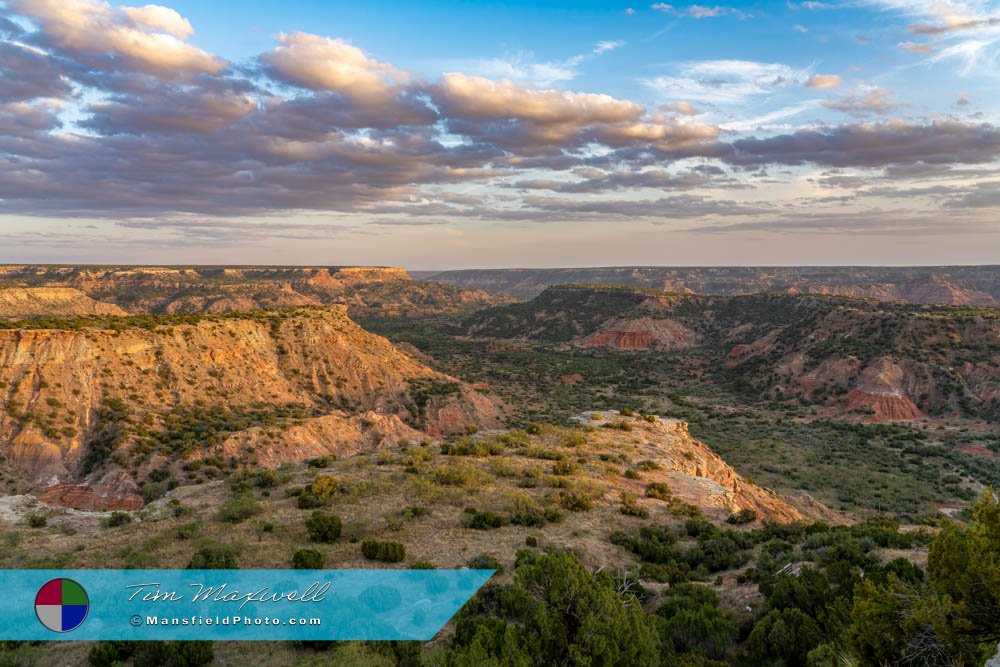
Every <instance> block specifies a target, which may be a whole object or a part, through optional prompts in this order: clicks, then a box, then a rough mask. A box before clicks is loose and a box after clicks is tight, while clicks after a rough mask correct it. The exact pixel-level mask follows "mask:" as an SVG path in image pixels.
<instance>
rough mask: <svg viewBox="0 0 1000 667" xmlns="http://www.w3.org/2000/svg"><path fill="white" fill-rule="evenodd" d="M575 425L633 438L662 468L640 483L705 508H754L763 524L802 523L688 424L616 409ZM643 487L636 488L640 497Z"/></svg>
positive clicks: (588, 415) (580, 419)
mask: <svg viewBox="0 0 1000 667" xmlns="http://www.w3.org/2000/svg"><path fill="white" fill-rule="evenodd" d="M573 421H576V422H578V423H583V424H589V425H593V426H597V427H598V429H597V430H596V431H595V432H593V433H591V434H589V435H588V438H591V439H594V438H597V439H602V438H615V439H622V438H634V439H635V440H636V441H637V442H638V443H641V444H639V455H640V456H641V457H643V458H644V459H649V460H652V461H654V462H656V463H657V464H659V466H660V467H659V469H657V470H653V471H650V472H648V473H645V474H644V479H643V480H642V483H641V484H642V485H643V486H644V485H645V484H647V483H649V482H654V481H660V482H666V483H667V484H668V486H669V487H670V489H671V491H672V492H673V495H674V497H676V498H678V499H679V500H682V501H684V502H688V503H691V504H692V505H695V506H696V507H699V508H700V509H703V510H715V511H719V510H724V511H726V512H738V511H740V510H743V509H748V510H753V511H754V512H756V513H757V517H758V519H760V520H764V519H767V520H771V521H780V522H790V521H800V520H802V519H803V518H804V517H803V514H802V513H801V512H800V511H799V510H798V509H796V508H795V507H793V506H792V505H791V504H789V503H788V502H787V501H785V500H783V499H781V498H779V497H778V495H777V494H776V493H774V492H773V491H771V490H769V489H765V488H763V487H760V486H757V485H756V484H754V483H753V482H750V481H749V480H747V479H745V478H744V477H742V476H740V475H739V474H738V473H737V472H736V471H735V470H733V468H732V467H731V466H729V465H728V464H727V463H726V462H725V461H723V460H722V458H720V457H719V456H718V455H717V454H715V453H714V452H713V451H712V450H711V449H709V447H708V446H707V445H705V443H703V442H701V441H699V440H696V439H695V438H693V437H692V436H691V433H690V432H689V431H688V425H687V422H684V421H681V420H677V419H664V418H659V419H657V420H656V421H655V422H652V423H650V422H647V421H646V420H644V419H642V418H638V417H622V416H620V415H619V414H618V413H617V411H614V410H611V411H604V412H588V413H584V414H583V415H580V416H578V417H575V418H574V419H573ZM620 421H625V422H627V423H628V424H629V426H630V427H631V431H629V432H624V433H623V432H621V431H618V430H616V429H605V428H602V427H603V425H604V424H608V423H610V422H620ZM642 490H643V489H641V488H638V487H637V488H636V489H635V491H637V492H639V493H641V492H642Z"/></svg>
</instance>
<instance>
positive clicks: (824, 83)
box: [806, 74, 844, 90]
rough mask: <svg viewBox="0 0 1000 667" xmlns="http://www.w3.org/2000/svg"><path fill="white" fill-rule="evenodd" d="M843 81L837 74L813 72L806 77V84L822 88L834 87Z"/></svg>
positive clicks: (810, 86)
mask: <svg viewBox="0 0 1000 667" xmlns="http://www.w3.org/2000/svg"><path fill="white" fill-rule="evenodd" d="M843 82H844V80H843V79H842V78H841V77H840V75H838V74H813V75H812V76H811V77H809V78H808V79H806V86H808V87H809V88H819V89H821V90H823V89H826V88H836V87H837V86H839V85H840V84H842V83H843Z"/></svg>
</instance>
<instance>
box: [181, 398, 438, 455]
mask: <svg viewBox="0 0 1000 667" xmlns="http://www.w3.org/2000/svg"><path fill="white" fill-rule="evenodd" d="M269 431H271V432H269ZM426 435H427V434H426V433H423V432H421V431H418V430H416V429H414V428H411V427H410V426H407V425H406V424H405V423H403V421H402V420H401V419H400V418H399V417H398V416H397V415H392V414H390V415H386V414H379V413H377V412H374V411H368V412H365V413H362V414H360V415H352V416H348V415H346V414H333V415H325V416H323V417H316V418H315V419H308V420H306V421H304V422H302V423H301V424H295V425H292V426H289V427H286V428H283V429H278V430H274V429H265V428H262V427H254V428H250V429H247V430H245V431H240V432H238V433H234V434H233V435H231V436H229V437H228V438H226V440H225V441H224V442H223V443H222V444H221V445H219V446H218V447H216V448H215V449H213V450H211V451H204V452H200V453H199V454H198V455H196V458H201V457H205V456H217V455H221V456H222V457H223V458H224V459H225V460H230V459H236V460H238V461H243V462H252V463H253V464H254V465H258V466H260V467H263V468H275V467H277V466H279V465H281V464H282V463H299V462H301V461H305V460H306V459H310V458H314V457H317V456H325V455H328V454H333V455H336V456H338V457H340V456H351V455H354V454H360V453H361V452H365V451H371V450H374V449H378V448H380V447H383V446H388V445H395V444H397V443H398V442H400V441H402V440H410V441H419V440H420V439H421V438H424V437H426Z"/></svg>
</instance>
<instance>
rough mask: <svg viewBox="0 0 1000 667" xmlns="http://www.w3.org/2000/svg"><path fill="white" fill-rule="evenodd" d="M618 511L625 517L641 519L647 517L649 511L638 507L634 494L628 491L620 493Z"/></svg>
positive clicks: (640, 506)
mask: <svg viewBox="0 0 1000 667" xmlns="http://www.w3.org/2000/svg"><path fill="white" fill-rule="evenodd" d="M619 510H620V511H621V513H622V514H625V515H627V516H637V517H640V518H643V519H644V518H646V517H648V516H649V510H647V509H646V508H645V507H643V506H642V505H640V504H639V501H638V499H637V498H636V497H635V494H634V493H630V492H629V491H622V493H621V506H620V508H619Z"/></svg>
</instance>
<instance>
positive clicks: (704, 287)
mask: <svg viewBox="0 0 1000 667" xmlns="http://www.w3.org/2000/svg"><path fill="white" fill-rule="evenodd" d="M415 275H418V276H420V277H421V278H423V279H425V280H434V281H439V282H445V283H450V284H453V285H458V286H460V287H464V288H466V289H480V290H489V291H492V292H502V293H505V294H510V295H512V296H515V297H518V298H531V297H534V296H537V295H538V294H540V293H541V292H542V291H544V290H545V288H547V287H551V286H553V285H566V284H607V285H632V286H636V287H649V288H653V289H658V290H664V291H668V292H678V293H696V294H712V295H719V296H734V295H737V294H753V293H759V292H788V293H792V294H800V293H804V294H827V295H835V296H850V297H865V298H872V299H877V300H879V301H890V302H892V301H898V302H902V303H926V304H936V303H940V304H949V305H956V306H965V305H977V306H995V305H998V304H1000V266H940V267H852V266H845V267H809V266H799V267H655V266H645V267H643V266H640V267H604V268H580V269H470V270H465V271H442V272H426V271H425V272H417V273H416V274H415Z"/></svg>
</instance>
